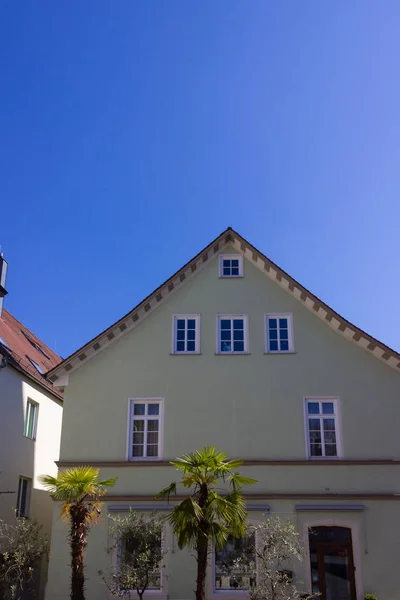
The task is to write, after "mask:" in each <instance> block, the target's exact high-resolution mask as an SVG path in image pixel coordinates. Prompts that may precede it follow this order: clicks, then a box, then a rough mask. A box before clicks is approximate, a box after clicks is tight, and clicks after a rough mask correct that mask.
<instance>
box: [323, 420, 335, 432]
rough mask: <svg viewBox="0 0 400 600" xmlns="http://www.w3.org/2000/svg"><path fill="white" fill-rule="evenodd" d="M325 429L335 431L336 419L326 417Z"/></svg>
mask: <svg viewBox="0 0 400 600" xmlns="http://www.w3.org/2000/svg"><path fill="white" fill-rule="evenodd" d="M324 431H335V419H324Z"/></svg>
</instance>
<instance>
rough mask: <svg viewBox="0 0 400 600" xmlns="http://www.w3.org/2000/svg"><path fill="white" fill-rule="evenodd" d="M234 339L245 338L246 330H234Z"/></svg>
mask: <svg viewBox="0 0 400 600" xmlns="http://www.w3.org/2000/svg"><path fill="white" fill-rule="evenodd" d="M233 339H234V340H239V341H241V340H243V339H244V331H243V329H238V330H237V331H234V332H233Z"/></svg>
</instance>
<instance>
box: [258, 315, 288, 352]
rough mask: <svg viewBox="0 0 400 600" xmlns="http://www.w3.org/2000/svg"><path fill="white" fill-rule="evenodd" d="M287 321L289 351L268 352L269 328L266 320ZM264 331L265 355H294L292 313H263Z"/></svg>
mask: <svg viewBox="0 0 400 600" xmlns="http://www.w3.org/2000/svg"><path fill="white" fill-rule="evenodd" d="M279 318H281V319H288V335H289V350H270V349H269V327H268V319H279ZM264 331H265V337H264V339H265V353H266V354H293V353H294V329H293V313H265V315H264Z"/></svg>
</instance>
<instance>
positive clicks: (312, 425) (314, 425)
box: [308, 419, 321, 431]
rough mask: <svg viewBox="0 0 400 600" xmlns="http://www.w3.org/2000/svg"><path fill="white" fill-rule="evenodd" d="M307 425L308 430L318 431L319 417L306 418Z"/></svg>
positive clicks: (319, 427)
mask: <svg viewBox="0 0 400 600" xmlns="http://www.w3.org/2000/svg"><path fill="white" fill-rule="evenodd" d="M308 427H309V429H310V431H320V429H321V425H320V421H319V419H308Z"/></svg>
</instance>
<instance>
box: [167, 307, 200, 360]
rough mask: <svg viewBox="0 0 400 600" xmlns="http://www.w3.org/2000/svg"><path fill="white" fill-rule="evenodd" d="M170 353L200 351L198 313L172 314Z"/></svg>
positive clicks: (197, 352)
mask: <svg viewBox="0 0 400 600" xmlns="http://www.w3.org/2000/svg"><path fill="white" fill-rule="evenodd" d="M172 327H173V331H172V354H199V353H200V315H173V318H172Z"/></svg>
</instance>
